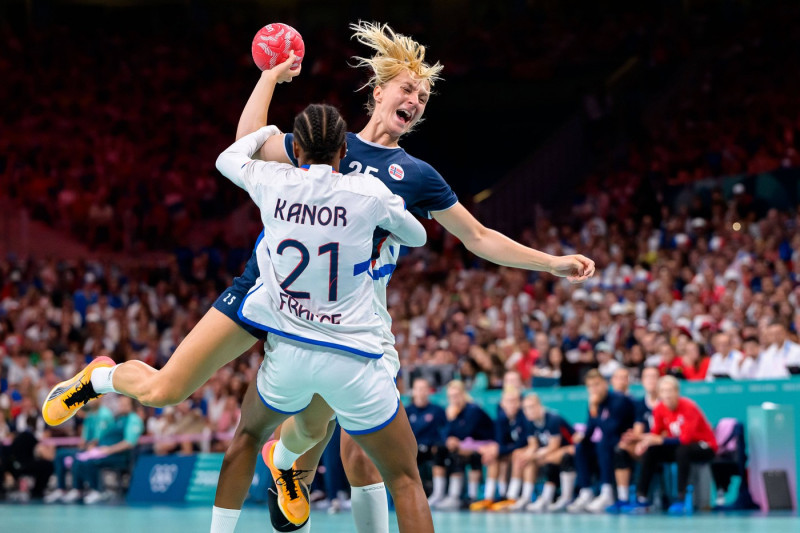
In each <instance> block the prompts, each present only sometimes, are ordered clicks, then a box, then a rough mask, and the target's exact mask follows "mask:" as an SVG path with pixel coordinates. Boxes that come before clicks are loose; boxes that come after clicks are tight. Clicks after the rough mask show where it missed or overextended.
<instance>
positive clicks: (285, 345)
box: [257, 335, 400, 435]
mask: <svg viewBox="0 0 800 533" xmlns="http://www.w3.org/2000/svg"><path fill="white" fill-rule="evenodd" d="M390 372H391V366H390V365H388V364H387V363H386V362H385V361H384V360H383V358H381V359H369V358H366V357H361V356H358V355H354V354H348V353H346V352H339V351H331V350H328V349H325V348H320V347H316V346H312V345H310V344H304V343H299V342H294V341H291V340H288V339H284V338H281V337H277V336H275V335H270V336H269V338H268V340H267V342H266V343H265V354H264V362H263V363H261V368H259V370H258V378H257V385H258V394H259V396H260V397H261V401H262V402H264V405H266V406H267V407H269V408H270V409H272V410H273V411H277V412H279V413H282V414H287V415H293V414H297V413H299V412H301V411H302V410H303V409H305V408H306V407H308V404H309V403H311V398H312V397H313V396H314V394H319V395H320V396H321V397H322V398H323V399H324V400H325V401H326V402H327V404H328V405H329V406H330V407H331V409H333V410H334V412H335V413H336V418H337V420H338V421H339V425H340V426H342V429H343V430H345V431H346V432H348V433H350V434H354V435H361V434H365V433H372V432H374V431H377V430H379V429H382V428H383V427H385V426H387V425H388V424H389V423H390V422H391V421H392V420H394V417H395V416H396V415H397V411H398V409H399V408H400V393H399V392H398V391H397V385H396V384H395V381H394V375H392V374H391V373H390Z"/></svg>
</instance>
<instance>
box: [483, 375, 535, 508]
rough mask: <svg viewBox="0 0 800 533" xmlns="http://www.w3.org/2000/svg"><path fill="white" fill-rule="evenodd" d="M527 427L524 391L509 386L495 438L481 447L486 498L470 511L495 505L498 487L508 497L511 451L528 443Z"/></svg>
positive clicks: (501, 496)
mask: <svg viewBox="0 0 800 533" xmlns="http://www.w3.org/2000/svg"><path fill="white" fill-rule="evenodd" d="M525 427H526V423H525V415H524V414H523V412H522V397H521V393H520V391H519V389H517V388H516V387H506V388H505V389H504V390H503V396H502V397H501V398H500V405H499V406H498V407H497V418H496V419H495V422H494V440H495V442H493V443H492V444H489V445H486V446H484V447H483V448H481V449H480V450H478V451H479V452H480V454H481V458H482V459H483V464H484V465H485V466H486V484H485V485H484V490H483V500H480V501H477V502H474V503H473V504H472V505H470V506H469V510H470V511H478V512H479V511H485V510H487V509H488V508H489V507H491V505H492V504H493V503H494V502H495V495H496V492H497V489H498V488H499V489H500V498H504V497H505V495H506V490H507V489H508V484H507V483H506V479H508V476H509V473H510V469H511V454H512V453H514V451H516V450H519V449H520V448H524V447H525V445H526V444H527V436H526V434H525Z"/></svg>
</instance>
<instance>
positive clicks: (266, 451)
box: [261, 440, 311, 526]
mask: <svg viewBox="0 0 800 533" xmlns="http://www.w3.org/2000/svg"><path fill="white" fill-rule="evenodd" d="M276 444H278V441H277V440H271V441H269V442H267V443H266V444H265V445H264V446H263V447H262V448H261V458H262V459H263V460H264V464H265V465H267V469H269V473H270V476H272V482H273V483H275V472H278V469H277V468H275V463H273V461H272V452H273V450H274V449H275V445H276ZM298 485H300V491H301V492H304V493H305V491H303V483H302V482H298ZM306 501H308V498H306ZM278 509H280V511H281V514H283V516H284V517H285V518H286V520H288V521H289V522H291V523H292V524H294V525H296V526H302V525H303V524H305V523H306V522H307V521H308V517H309V516H310V515H311V505H310V504H309V505H308V506H307V507H306V512H305V513H304V515H303V516H301V517H296V516H294V514H293V513H288V512H287V511H286V509H285V508H284V506H283V505H281V498H280V492H279V493H278ZM290 515H291V516H290Z"/></svg>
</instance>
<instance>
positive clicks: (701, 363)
mask: <svg viewBox="0 0 800 533" xmlns="http://www.w3.org/2000/svg"><path fill="white" fill-rule="evenodd" d="M680 361H681V368H680V371H681V374H682V376H683V378H684V379H686V380H689V381H703V380H705V379H706V374H707V373H708V365H709V363H710V362H711V358H709V357H708V356H707V355H706V353H705V349H704V348H703V347H702V346H701V345H699V344H697V343H696V342H688V343H686V348H685V351H684V353H683V355H682V356H681V358H680Z"/></svg>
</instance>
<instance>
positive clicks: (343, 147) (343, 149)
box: [339, 142, 347, 159]
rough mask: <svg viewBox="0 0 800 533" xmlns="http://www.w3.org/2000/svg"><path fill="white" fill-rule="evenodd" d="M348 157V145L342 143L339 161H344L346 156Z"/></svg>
mask: <svg viewBox="0 0 800 533" xmlns="http://www.w3.org/2000/svg"><path fill="white" fill-rule="evenodd" d="M346 155H347V143H346V142H345V143H342V147H341V149H340V150H339V159H344V156H346Z"/></svg>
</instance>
